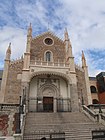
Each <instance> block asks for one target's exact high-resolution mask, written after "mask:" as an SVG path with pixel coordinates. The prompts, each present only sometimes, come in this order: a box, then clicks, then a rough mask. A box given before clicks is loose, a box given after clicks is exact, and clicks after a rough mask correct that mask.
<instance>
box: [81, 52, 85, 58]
mask: <svg viewBox="0 0 105 140" xmlns="http://www.w3.org/2000/svg"><path fill="white" fill-rule="evenodd" d="M82 59H85V55H84V52H83V50H82Z"/></svg>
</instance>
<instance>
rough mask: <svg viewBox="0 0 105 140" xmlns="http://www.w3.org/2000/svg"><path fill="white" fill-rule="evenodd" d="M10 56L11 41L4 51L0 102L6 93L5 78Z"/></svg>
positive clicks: (2, 101)
mask: <svg viewBox="0 0 105 140" xmlns="http://www.w3.org/2000/svg"><path fill="white" fill-rule="evenodd" d="M10 57H11V43H10V44H9V46H8V49H7V51H6V56H5V63H4V71H3V76H2V82H1V93H0V102H1V103H4V97H5V94H6V84H7V78H8V70H9V64H10Z"/></svg>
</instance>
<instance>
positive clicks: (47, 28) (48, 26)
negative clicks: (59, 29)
mask: <svg viewBox="0 0 105 140" xmlns="http://www.w3.org/2000/svg"><path fill="white" fill-rule="evenodd" d="M47 30H48V31H49V30H50V29H49V22H48V27H47Z"/></svg>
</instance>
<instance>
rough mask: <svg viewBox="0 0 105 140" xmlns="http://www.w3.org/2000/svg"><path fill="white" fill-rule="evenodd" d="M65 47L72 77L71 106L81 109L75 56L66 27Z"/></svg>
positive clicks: (74, 108)
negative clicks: (79, 106)
mask: <svg viewBox="0 0 105 140" xmlns="http://www.w3.org/2000/svg"><path fill="white" fill-rule="evenodd" d="M65 49H66V62H67V63H68V64H69V73H70V74H69V77H70V78H71V79H72V85H71V87H70V89H71V93H73V94H71V106H72V109H73V110H72V111H74V110H77V111H78V110H79V108H78V92H77V78H76V71H75V63H74V57H73V54H72V45H71V42H70V39H69V35H68V31H67V29H65Z"/></svg>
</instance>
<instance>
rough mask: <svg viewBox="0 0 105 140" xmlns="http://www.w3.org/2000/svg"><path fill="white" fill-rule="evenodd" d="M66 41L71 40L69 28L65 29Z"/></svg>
mask: <svg viewBox="0 0 105 140" xmlns="http://www.w3.org/2000/svg"><path fill="white" fill-rule="evenodd" d="M64 35H65V41H67V40H69V35H68V31H67V28H65V34H64Z"/></svg>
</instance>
